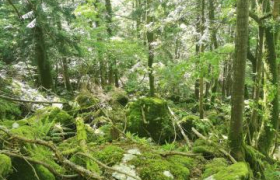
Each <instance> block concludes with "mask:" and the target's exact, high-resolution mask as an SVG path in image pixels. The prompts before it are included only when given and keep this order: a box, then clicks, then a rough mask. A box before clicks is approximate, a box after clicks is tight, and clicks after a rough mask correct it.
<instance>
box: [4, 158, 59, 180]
mask: <svg viewBox="0 0 280 180" xmlns="http://www.w3.org/2000/svg"><path fill="white" fill-rule="evenodd" d="M12 164H13V167H14V169H15V171H14V172H13V173H12V174H10V175H9V177H8V179H9V180H38V178H37V177H36V175H35V173H34V169H35V171H36V174H37V175H38V177H39V178H40V180H55V176H54V175H53V174H52V173H51V172H50V171H49V170H48V169H46V168H45V167H43V166H41V165H37V164H31V165H32V166H33V168H34V169H33V168H32V167H31V165H30V164H28V163H27V162H26V161H24V160H22V159H18V158H14V159H13V161H12Z"/></svg>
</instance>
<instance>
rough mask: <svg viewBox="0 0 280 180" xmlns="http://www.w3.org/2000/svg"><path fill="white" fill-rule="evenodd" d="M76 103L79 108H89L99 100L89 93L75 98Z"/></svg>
mask: <svg viewBox="0 0 280 180" xmlns="http://www.w3.org/2000/svg"><path fill="white" fill-rule="evenodd" d="M76 101H77V103H78V104H79V105H80V107H81V108H89V107H91V106H94V105H95V104H97V103H99V100H98V99H97V98H96V97H94V96H93V95H91V94H89V93H84V94H80V95H78V96H77V97H76Z"/></svg>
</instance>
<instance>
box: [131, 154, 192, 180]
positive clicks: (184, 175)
mask: <svg viewBox="0 0 280 180" xmlns="http://www.w3.org/2000/svg"><path fill="white" fill-rule="evenodd" d="M130 163H131V164H132V165H134V166H136V170H137V172H138V174H139V176H140V178H141V179H142V180H151V179H156V180H171V179H176V180H188V179H189V175H190V171H189V169H188V168H187V166H188V165H190V160H189V159H184V158H183V159H182V160H179V161H178V157H170V158H168V159H165V158H162V157H161V156H160V155H156V154H151V153H145V154H143V155H140V156H138V157H137V158H135V159H133V160H132V161H131V162H130Z"/></svg>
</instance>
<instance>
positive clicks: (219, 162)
mask: <svg viewBox="0 0 280 180" xmlns="http://www.w3.org/2000/svg"><path fill="white" fill-rule="evenodd" d="M227 166H228V162H227V161H226V160H225V159H224V158H214V159H213V160H211V161H210V162H209V163H207V164H206V166H205V171H204V172H203V175H202V178H207V177H209V176H212V175H213V174H216V173H218V172H219V171H222V170H225V169H226V167H227Z"/></svg>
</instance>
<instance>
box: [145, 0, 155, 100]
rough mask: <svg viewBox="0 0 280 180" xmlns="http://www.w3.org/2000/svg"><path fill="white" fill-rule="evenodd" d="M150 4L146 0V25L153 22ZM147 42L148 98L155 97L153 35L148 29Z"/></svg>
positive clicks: (150, 0) (148, 0)
mask: <svg viewBox="0 0 280 180" xmlns="http://www.w3.org/2000/svg"><path fill="white" fill-rule="evenodd" d="M151 3H152V0H147V7H148V8H149V10H148V16H147V24H150V23H152V22H153V17H152V16H151ZM147 40H148V50H149V57H148V68H149V84H150V96H152V97H153V96H155V82H154V81H155V80H154V74H153V63H154V47H153V44H152V43H153V42H154V33H153V32H152V30H150V29H148V31H147Z"/></svg>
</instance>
